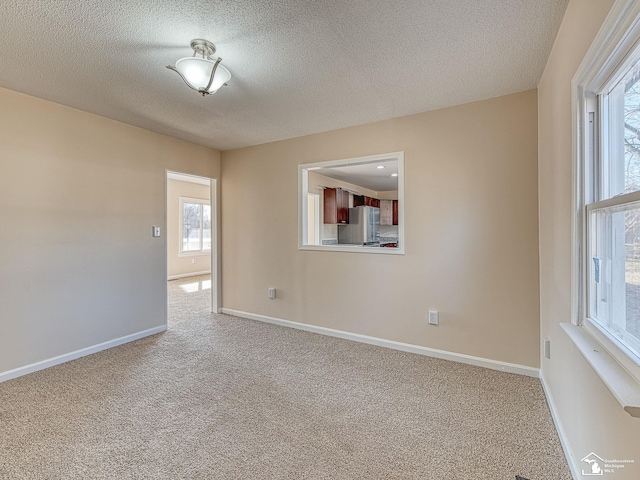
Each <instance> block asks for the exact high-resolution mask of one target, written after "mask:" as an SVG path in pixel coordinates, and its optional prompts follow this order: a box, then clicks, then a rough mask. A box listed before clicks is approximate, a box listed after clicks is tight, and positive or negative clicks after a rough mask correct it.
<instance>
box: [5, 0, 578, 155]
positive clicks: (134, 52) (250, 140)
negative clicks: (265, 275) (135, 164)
mask: <svg viewBox="0 0 640 480" xmlns="http://www.w3.org/2000/svg"><path fill="white" fill-rule="evenodd" d="M567 3H568V1H567V0H475V1H469V0H403V1H400V2H398V1H389V0H347V1H328V0H307V1H301V0H298V1H294V0H265V1H257V0H254V1H249V0H233V1H232V0H228V1H206V0H205V1H202V2H184V1H179V0H135V1H123V0H100V1H96V0H75V1H71V0H57V1H47V2H43V1H41V0H4V1H3V2H2V15H0V42H1V44H2V48H1V49H0V65H2V69H0V86H2V87H6V88H9V89H12V90H16V91H19V92H24V93H27V94H29V95H34V96H36V97H41V98H44V99H47V100H52V101H54V102H58V103H62V104H65V105H69V106H71V107H75V108H78V109H81V110H85V111H88V112H92V113H95V114H98V115H102V116H105V117H108V118H111V119H115V120H119V121H122V122H125V123H129V124H132V125H136V126H139V127H142V128H146V129H149V130H152V131H155V132H159V133H163V134H167V135H171V136H174V137H178V138H182V139H184V140H188V141H191V142H195V143H198V144H201V145H206V146H210V147H213V148H217V149H219V150H228V149H233V148H238V147H245V146H250V145H257V144H261V143H266V142H272V141H275V140H281V139H286V138H292V137H298V136H302V135H307V134H312V133H318V132H322V131H328V130H334V129H338V128H342V127H347V126H352V125H360V124H365V123H370V122H375V121H379V120H385V119H389V118H394V117H400V116H404V115H409V114H414V113H419V112H424V111H427V110H433V109H437V108H442V107H446V106H451V105H456V104H461V103H467V102H471V101H476V100H481V99H486V98H491V97H496V96H500V95H506V94H509V93H515V92H519V91H524V90H528V89H532V88H535V87H536V85H537V82H538V80H539V79H540V76H541V74H542V71H543V68H544V65H545V62H546V59H547V57H548V55H549V52H550V50H551V47H552V45H553V41H554V40H555V35H556V32H557V29H558V28H559V25H560V22H561V20H562V16H563V14H564V10H565V8H566V5H567ZM194 38H205V39H207V40H210V41H212V42H213V43H215V44H216V47H217V48H218V51H217V53H216V55H217V56H220V57H222V58H223V65H225V66H226V67H227V68H228V69H229V70H230V71H231V74H232V78H231V81H230V82H229V86H228V87H225V88H221V89H220V90H219V91H218V92H217V93H216V94H215V95H211V96H209V97H206V98H203V97H201V96H200V95H198V94H197V93H196V92H194V91H192V90H190V89H188V88H187V87H186V85H184V83H183V82H182V80H181V79H180V78H179V76H178V75H177V74H175V73H174V72H171V71H170V70H167V69H166V68H165V66H166V65H169V64H175V61H176V60H177V59H179V58H181V57H185V56H190V55H191V54H192V53H193V52H192V50H191V49H190V47H189V43H190V41H191V40H192V39H194Z"/></svg>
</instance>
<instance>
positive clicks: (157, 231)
mask: <svg viewBox="0 0 640 480" xmlns="http://www.w3.org/2000/svg"><path fill="white" fill-rule="evenodd" d="M151 234H152V235H153V236H154V237H159V236H160V226H159V225H154V226H153V227H151Z"/></svg>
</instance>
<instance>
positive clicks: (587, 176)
mask: <svg viewBox="0 0 640 480" xmlns="http://www.w3.org/2000/svg"><path fill="white" fill-rule="evenodd" d="M627 3H628V4H629V5H631V3H630V2H627ZM622 4H624V2H618V5H622ZM627 8H628V7H627ZM634 8H636V7H634ZM629 13H630V12H628V11H627V12H624V14H621V16H620V18H619V20H618V27H620V28H619V30H618V32H617V34H614V35H608V37H609V39H610V40H609V45H606V41H605V42H604V43H602V44H601V45H600V46H598V48H594V46H596V44H597V42H598V38H597V39H596V42H595V43H594V46H592V49H591V50H590V52H589V54H588V55H587V58H586V59H585V62H586V61H587V60H589V62H588V64H587V65H586V66H585V64H584V63H583V65H582V66H581V68H580V70H579V71H578V74H576V79H577V80H576V81H575V82H574V91H575V92H577V93H576V95H577V98H578V100H579V106H580V110H579V113H578V152H579V153H578V155H577V169H576V170H577V172H579V175H578V177H579V178H578V179H577V185H576V186H577V195H576V198H577V199H578V206H577V207H578V208H577V209H576V211H577V212H579V214H578V217H577V220H576V225H575V227H576V228H575V230H576V232H577V235H578V237H580V241H579V242H578V243H579V244H580V245H581V247H580V251H581V253H580V254H579V255H578V258H579V264H580V265H579V269H578V271H581V272H582V273H581V274H580V275H578V277H579V278H580V280H579V282H578V283H579V284H580V288H579V292H578V295H579V302H578V305H577V311H578V315H577V319H576V320H577V323H584V324H585V325H586V326H588V327H591V328H593V329H594V330H595V331H596V332H597V333H598V334H602V336H603V337H604V339H605V340H604V342H605V345H610V346H612V348H610V349H611V350H615V351H613V352H611V353H612V354H613V355H614V357H616V358H617V359H618V360H619V361H620V362H621V363H623V364H627V362H629V360H630V361H631V363H629V365H633V364H635V365H638V364H640V363H639V362H640V47H639V46H638V44H637V41H638V39H640V29H638V27H637V22H635V21H634V20H633V18H634V17H632V16H628V14H629ZM639 14H640V11H638V12H636V18H638V17H637V15H639ZM625 22H627V23H625ZM616 35H617V36H616ZM600 37H602V38H604V36H603V35H601V36H600ZM611 39H613V40H615V39H617V40H616V41H615V42H614V43H611ZM603 45H605V47H604V48H603ZM598 50H599V53H597V54H592V51H594V52H595V51H598ZM590 54H591V57H592V58H590V59H589V56H590ZM622 357H624V359H623V358H622Z"/></svg>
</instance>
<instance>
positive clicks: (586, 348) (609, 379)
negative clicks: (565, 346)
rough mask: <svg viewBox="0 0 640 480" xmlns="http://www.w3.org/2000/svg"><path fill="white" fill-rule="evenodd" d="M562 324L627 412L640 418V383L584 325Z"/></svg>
mask: <svg viewBox="0 0 640 480" xmlns="http://www.w3.org/2000/svg"><path fill="white" fill-rule="evenodd" d="M560 326H561V327H562V329H563V330H564V331H565V333H566V334H567V335H568V336H569V338H570V339H571V341H572V342H573V343H574V345H575V346H576V347H577V348H578V350H579V351H580V353H582V355H583V356H584V358H585V359H586V360H587V362H588V363H589V365H591V368H593V370H594V371H595V372H596V374H597V375H598V377H600V380H602V382H603V383H604V384H605V385H606V386H607V388H608V389H609V391H610V392H611V393H612V394H613V396H614V397H615V399H616V400H617V401H618V403H619V404H620V405H621V406H622V408H623V409H624V410H625V412H627V413H628V414H629V415H631V416H632V417H638V418H640V383H638V381H637V380H636V379H635V378H633V376H632V375H631V374H630V373H629V372H628V371H627V370H626V369H625V368H624V367H623V366H622V365H620V364H619V363H618V362H617V361H616V360H615V358H614V357H613V356H612V355H611V354H609V352H607V350H606V349H605V348H604V347H603V346H602V345H601V344H600V342H598V341H597V340H596V339H595V338H594V337H593V336H591V335H590V334H589V333H588V332H587V331H586V330H585V329H584V328H583V327H578V326H576V325H573V324H571V323H561V324H560Z"/></svg>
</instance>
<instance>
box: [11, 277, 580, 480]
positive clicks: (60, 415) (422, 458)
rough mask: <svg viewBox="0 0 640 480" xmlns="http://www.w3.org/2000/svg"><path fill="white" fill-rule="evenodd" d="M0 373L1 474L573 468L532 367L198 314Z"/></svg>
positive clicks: (183, 307) (174, 475)
mask: <svg viewBox="0 0 640 480" xmlns="http://www.w3.org/2000/svg"><path fill="white" fill-rule="evenodd" d="M207 280H208V278H206V277H193V278H188V279H182V280H176V281H172V282H169V283H170V286H169V312H170V323H169V330H168V331H167V332H165V333H162V334H159V335H155V336H153V337H148V338H144V339H141V340H138V341H135V342H132V343H129V344H126V345H123V346H120V347H116V348H113V349H110V350H107V351H103V352H100V353H97V354H94V355H91V356H88V357H84V358H81V359H78V360H75V361H72V362H68V363H65V364H63V365H59V366H56V367H52V368H49V369H47V370H43V371H40V372H36V373H33V374H30V375H27V376H24V377H21V378H17V379H14V380H11V381H8V382H5V383H2V384H0V478H2V479H272V478H273V479H427V480H431V479H434V480H439V479H452V480H453V479H491V480H496V479H509V480H514V479H515V476H516V475H521V476H523V477H525V478H527V479H529V480H553V479H570V478H571V474H570V472H569V469H568V467H567V463H566V461H565V459H564V456H563V453H562V449H561V446H560V442H559V440H558V436H557V434H556V432H555V430H554V427H553V422H552V420H551V416H550V413H549V408H548V406H547V403H546V401H545V397H544V394H543V391H542V388H541V385H540V382H539V381H538V380H536V379H533V378H528V377H524V376H518V375H513V374H509V373H503V372H498V371H493V370H487V369H483V368H479V367H473V366H469V365H463V364H459V363H454V362H448V361H444V360H438V359H433V358H428V357H424V356H419V355H414V354H410V353H404V352H398V351H394V350H389V349H385V348H380V347H375V346H371V345H365V344H360V343H354V342H350V341H347V340H342V339H337V338H332V337H326V336H321V335H316V334H312V333H308V332H303V331H299V330H294V329H289V328H284V327H279V326H274V325H269V324H264V323H260V322H255V321H250V320H243V319H239V318H235V317H232V316H228V315H212V314H210V313H208V311H207V310H208V305H209V303H208V302H209V300H208V296H209V295H210V290H209V289H208V288H207V286H208V287H209V288H210V285H207Z"/></svg>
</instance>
